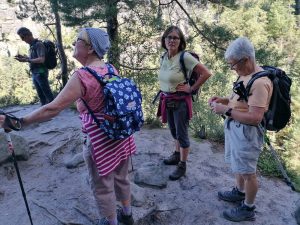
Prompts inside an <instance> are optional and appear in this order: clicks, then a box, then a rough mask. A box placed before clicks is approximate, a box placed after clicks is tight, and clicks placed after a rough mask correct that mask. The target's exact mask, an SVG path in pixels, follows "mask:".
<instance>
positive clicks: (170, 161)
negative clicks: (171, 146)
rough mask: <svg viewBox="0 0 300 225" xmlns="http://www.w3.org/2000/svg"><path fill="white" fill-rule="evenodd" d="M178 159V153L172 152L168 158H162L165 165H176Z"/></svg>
mask: <svg viewBox="0 0 300 225" xmlns="http://www.w3.org/2000/svg"><path fill="white" fill-rule="evenodd" d="M179 161H180V153H179V152H174V153H173V154H172V155H171V156H170V157H169V158H167V159H165V160H164V164H166V165H177V164H178V163H179Z"/></svg>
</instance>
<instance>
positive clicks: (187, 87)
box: [176, 84, 191, 93]
mask: <svg viewBox="0 0 300 225" xmlns="http://www.w3.org/2000/svg"><path fill="white" fill-rule="evenodd" d="M176 91H180V92H185V93H191V87H190V85H189V84H178V85H177V87H176Z"/></svg>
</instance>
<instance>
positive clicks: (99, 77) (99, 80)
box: [80, 66, 106, 128]
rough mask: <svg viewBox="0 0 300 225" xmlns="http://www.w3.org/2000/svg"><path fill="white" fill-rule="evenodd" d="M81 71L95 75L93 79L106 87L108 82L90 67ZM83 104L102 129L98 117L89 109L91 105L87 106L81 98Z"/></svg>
mask: <svg viewBox="0 0 300 225" xmlns="http://www.w3.org/2000/svg"><path fill="white" fill-rule="evenodd" d="M81 69H83V70H86V71H88V72H89V73H90V74H92V75H93V77H95V78H96V80H97V81H98V82H99V83H100V84H101V85H102V86H104V85H105V84H106V82H105V81H104V79H103V77H102V76H99V75H98V73H97V72H96V71H95V70H93V69H91V68H90V67H87V66H85V67H82V68H81ZM80 99H81V100H82V102H83V104H84V105H85V107H86V108H87V109H88V111H89V113H90V114H91V116H92V117H93V119H94V121H95V122H96V124H97V126H98V127H99V128H100V121H99V120H98V119H97V117H96V116H95V114H94V113H93V111H92V109H91V108H90V107H89V105H88V104H87V102H86V101H85V100H84V99H83V98H80Z"/></svg>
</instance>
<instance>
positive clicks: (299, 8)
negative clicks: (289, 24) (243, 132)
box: [295, 0, 300, 16]
mask: <svg viewBox="0 0 300 225" xmlns="http://www.w3.org/2000/svg"><path fill="white" fill-rule="evenodd" d="M295 3H296V4H295V15H297V16H299V15H300V0H295Z"/></svg>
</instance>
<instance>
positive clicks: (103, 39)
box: [85, 27, 110, 59]
mask: <svg viewBox="0 0 300 225" xmlns="http://www.w3.org/2000/svg"><path fill="white" fill-rule="evenodd" d="M85 30H86V32H87V34H88V36H89V38H90V42H91V44H92V46H93V49H94V50H95V52H96V53H97V55H98V56H99V58H101V59H102V58H103V56H104V55H105V54H106V52H107V51H108V49H109V48H110V41H109V36H108V34H107V33H106V32H105V31H103V30H101V29H99V28H92V27H87V28H85Z"/></svg>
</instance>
